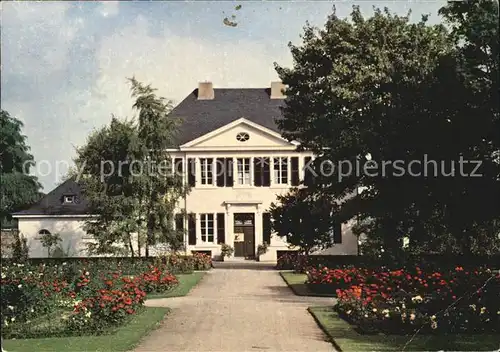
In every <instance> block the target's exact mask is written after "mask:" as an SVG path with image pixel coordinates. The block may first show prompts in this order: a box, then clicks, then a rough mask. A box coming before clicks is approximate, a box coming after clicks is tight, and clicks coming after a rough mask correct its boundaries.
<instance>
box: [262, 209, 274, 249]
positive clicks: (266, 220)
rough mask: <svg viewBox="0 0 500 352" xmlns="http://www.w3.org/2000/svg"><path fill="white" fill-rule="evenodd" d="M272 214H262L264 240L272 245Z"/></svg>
mask: <svg viewBox="0 0 500 352" xmlns="http://www.w3.org/2000/svg"><path fill="white" fill-rule="evenodd" d="M271 231H272V230H271V214H270V213H263V214H262V236H263V237H262V240H263V241H264V242H266V243H267V244H271Z"/></svg>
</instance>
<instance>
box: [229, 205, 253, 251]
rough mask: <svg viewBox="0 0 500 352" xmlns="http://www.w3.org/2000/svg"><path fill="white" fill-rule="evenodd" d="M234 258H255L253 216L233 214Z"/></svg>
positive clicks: (250, 214) (249, 214) (251, 214)
mask: <svg viewBox="0 0 500 352" xmlns="http://www.w3.org/2000/svg"><path fill="white" fill-rule="evenodd" d="M234 256H235V257H245V258H254V257H255V214H253V213H236V214H234Z"/></svg>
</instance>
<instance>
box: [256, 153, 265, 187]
mask: <svg viewBox="0 0 500 352" xmlns="http://www.w3.org/2000/svg"><path fill="white" fill-rule="evenodd" d="M262 161H263V159H262V158H254V159H253V182H254V186H256V187H262V181H263V180H262V173H263V170H264V168H263V167H262V166H263V165H262Z"/></svg>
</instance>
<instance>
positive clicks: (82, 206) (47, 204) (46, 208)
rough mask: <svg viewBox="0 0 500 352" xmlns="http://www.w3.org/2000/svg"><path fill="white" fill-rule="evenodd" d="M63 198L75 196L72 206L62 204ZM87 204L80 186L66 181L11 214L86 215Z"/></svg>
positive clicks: (69, 180) (70, 180) (72, 181)
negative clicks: (34, 201)
mask: <svg viewBox="0 0 500 352" xmlns="http://www.w3.org/2000/svg"><path fill="white" fill-rule="evenodd" d="M64 196H75V203H74V204H63V198H64ZM87 207H88V202H87V201H86V200H85V198H84V197H83V196H82V189H81V187H80V185H79V184H78V183H77V182H75V181H74V180H73V179H68V180H66V181H65V182H63V183H62V184H60V185H59V186H57V187H56V188H55V189H54V190H52V191H51V192H49V193H48V194H47V195H45V196H44V197H43V198H42V199H40V200H39V201H38V202H37V203H35V204H34V205H32V206H31V207H30V208H28V209H26V210H22V211H19V212H17V213H14V214H12V215H13V216H14V217H15V216H22V215H86V214H87Z"/></svg>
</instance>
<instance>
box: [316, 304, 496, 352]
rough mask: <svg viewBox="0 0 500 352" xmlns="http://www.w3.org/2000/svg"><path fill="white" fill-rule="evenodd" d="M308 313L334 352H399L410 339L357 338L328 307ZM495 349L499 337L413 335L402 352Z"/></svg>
mask: <svg viewBox="0 0 500 352" xmlns="http://www.w3.org/2000/svg"><path fill="white" fill-rule="evenodd" d="M308 310H309V312H310V313H311V314H312V316H313V317H314V319H315V320H316V322H317V323H318V325H319V326H320V328H321V329H322V330H323V331H324V332H325V334H326V335H327V336H328V337H329V339H330V341H331V342H332V344H333V345H334V347H335V348H336V349H337V350H338V351H343V352H350V351H356V352H357V351H359V352H363V351H402V350H403V348H404V346H405V344H406V343H407V341H408V340H409V339H410V336H395V335H383V334H379V335H364V334H360V333H358V332H356V331H355V330H354V328H353V326H351V325H350V324H349V323H347V322H346V321H345V320H343V319H341V318H340V317H339V316H338V315H337V313H335V312H334V311H333V310H332V307H311V308H309V309H308ZM499 347H500V336H499V335H487V334H481V335H472V334H471V335H465V334H453V335H441V336H437V335H420V336H419V335H417V336H416V337H415V338H414V339H413V341H412V342H411V343H409V344H408V346H406V349H405V351H441V350H442V351H492V350H498V348H499Z"/></svg>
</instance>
